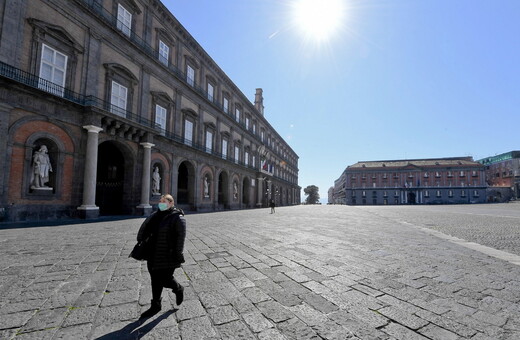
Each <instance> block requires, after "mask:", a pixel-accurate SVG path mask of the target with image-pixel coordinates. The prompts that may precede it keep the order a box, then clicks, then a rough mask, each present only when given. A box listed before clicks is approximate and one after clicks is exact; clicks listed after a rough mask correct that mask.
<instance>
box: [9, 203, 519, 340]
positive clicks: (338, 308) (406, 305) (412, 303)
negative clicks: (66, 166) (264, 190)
mask: <svg viewBox="0 0 520 340" xmlns="http://www.w3.org/2000/svg"><path fill="white" fill-rule="evenodd" d="M518 208H520V205H518V204H502V205H479V206H443V207H427V206H420V207H404V206H395V207H368V206H367V207H348V206H297V207H280V208H278V209H277V211H276V213H275V214H270V213H269V211H268V209H261V210H247V211H231V212H220V213H208V214H192V215H187V221H188V236H187V241H186V251H185V258H186V263H185V264H184V266H183V268H182V269H180V270H176V272H175V276H176V277H177V278H178V280H179V281H180V282H181V283H182V284H183V285H184V286H185V287H186V290H185V302H184V303H183V304H182V305H181V306H176V305H175V302H174V301H175V295H174V294H173V293H172V292H167V291H165V293H164V295H163V301H164V302H163V310H162V311H161V312H160V313H159V314H158V315H156V316H155V317H154V318H151V319H149V320H146V321H141V320H138V316H139V315H140V313H142V312H143V311H144V310H146V309H147V308H148V306H149V303H150V299H151V292H150V279H149V276H148V272H147V270H146V264H145V263H144V262H138V261H135V260H132V259H130V258H128V253H129V252H130V250H131V249H132V247H133V245H134V243H135V236H136V233H137V230H138V228H139V225H140V223H141V222H142V221H143V219H128V220H120V221H105V222H97V223H80V224H69V225H61V226H49V227H28V226H25V227H23V228H6V229H0V249H2V250H1V251H2V255H3V256H2V259H1V260H0V339H16V340H19V339H182V340H186V339H260V340H264V339H265V340H267V339H269V340H271V339H274V340H276V339H298V340H299V339H331V340H332V339H374V340H376V339H377V340H383V339H384V340H391V339H439V340H451V339H454V340H455V339H457V340H458V339H473V340H479V339H495V340H497V339H498V340H512V339H520V321H518V320H520V307H519V306H520V304H519V302H520V284H519V283H520V282H519V281H520V266H518V265H515V264H514V263H515V260H514V259H515V258H514V256H515V255H518V254H520V230H519V228H520V213H519V212H518V210H519V209H518ZM429 231H434V232H433V233H432V232H429ZM464 242H471V243H472V244H474V245H477V246H472V247H468V246H466V245H465V244H463V243H464ZM479 245H485V246H486V247H487V248H489V249H498V250H501V251H502V252H506V253H507V254H510V255H513V257H512V259H513V260H510V259H511V258H507V257H506V258H505V257H503V256H500V254H498V255H497V254H495V253H490V252H486V251H485V249H484V248H479V247H478V246H479ZM483 249H484V250H483ZM481 250H483V251H481Z"/></svg>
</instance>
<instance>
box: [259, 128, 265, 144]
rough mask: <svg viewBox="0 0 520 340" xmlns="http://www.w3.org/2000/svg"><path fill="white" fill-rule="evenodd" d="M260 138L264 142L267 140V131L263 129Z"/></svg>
mask: <svg viewBox="0 0 520 340" xmlns="http://www.w3.org/2000/svg"><path fill="white" fill-rule="evenodd" d="M260 140H261V141H262V142H265V131H264V130H262V132H261V133H260Z"/></svg>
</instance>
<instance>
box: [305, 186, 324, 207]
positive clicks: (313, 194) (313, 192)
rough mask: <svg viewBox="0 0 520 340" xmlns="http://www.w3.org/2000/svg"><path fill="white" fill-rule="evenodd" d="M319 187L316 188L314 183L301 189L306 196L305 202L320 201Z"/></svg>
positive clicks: (314, 202) (313, 202)
mask: <svg viewBox="0 0 520 340" xmlns="http://www.w3.org/2000/svg"><path fill="white" fill-rule="evenodd" d="M319 190H320V188H318V187H317V186H315V185H309V186H307V188H305V189H303V192H304V194H305V196H307V198H306V199H305V203H306V204H317V203H319V201H320V194H319V193H318V191H319Z"/></svg>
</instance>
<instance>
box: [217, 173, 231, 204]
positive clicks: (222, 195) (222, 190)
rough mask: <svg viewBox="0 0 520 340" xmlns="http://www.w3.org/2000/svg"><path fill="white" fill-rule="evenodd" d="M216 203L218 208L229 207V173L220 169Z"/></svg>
mask: <svg viewBox="0 0 520 340" xmlns="http://www.w3.org/2000/svg"><path fill="white" fill-rule="evenodd" d="M217 192H218V201H217V202H218V205H219V208H223V209H228V208H229V175H228V174H227V173H226V172H225V171H222V172H220V174H219V176H218V189H217Z"/></svg>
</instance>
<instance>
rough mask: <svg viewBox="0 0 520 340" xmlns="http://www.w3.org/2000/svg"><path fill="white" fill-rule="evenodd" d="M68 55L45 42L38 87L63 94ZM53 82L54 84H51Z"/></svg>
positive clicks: (59, 94) (56, 93)
mask: <svg viewBox="0 0 520 340" xmlns="http://www.w3.org/2000/svg"><path fill="white" fill-rule="evenodd" d="M67 59H68V58H67V56H66V55H65V54H63V53H60V52H58V51H56V50H55V49H53V48H51V47H49V46H47V45H45V44H43V45H42V58H41V63H40V78H41V79H42V80H40V82H39V84H38V87H39V88H40V89H42V90H45V91H47V92H50V93H52V94H55V95H58V96H63V90H64V87H65V74H66V70H67ZM51 83H52V84H51Z"/></svg>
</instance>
